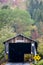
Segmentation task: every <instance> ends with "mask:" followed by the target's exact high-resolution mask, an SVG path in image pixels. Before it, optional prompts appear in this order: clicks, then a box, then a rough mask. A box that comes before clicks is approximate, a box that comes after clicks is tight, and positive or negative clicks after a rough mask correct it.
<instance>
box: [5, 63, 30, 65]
mask: <svg viewBox="0 0 43 65" xmlns="http://www.w3.org/2000/svg"><path fill="white" fill-rule="evenodd" d="M5 65H30V64H29V63H7V64H5Z"/></svg>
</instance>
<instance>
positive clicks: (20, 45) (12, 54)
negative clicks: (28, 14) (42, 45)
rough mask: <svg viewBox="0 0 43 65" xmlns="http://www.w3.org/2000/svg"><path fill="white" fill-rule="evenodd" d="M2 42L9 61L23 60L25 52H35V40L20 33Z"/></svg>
mask: <svg viewBox="0 0 43 65" xmlns="http://www.w3.org/2000/svg"><path fill="white" fill-rule="evenodd" d="M4 44H5V54H8V61H9V62H25V59H24V58H25V55H26V54H35V53H36V52H37V42H36V41H34V40H32V39H30V38H27V37H25V36H23V35H21V34H20V35H17V36H15V37H13V38H11V39H9V40H6V41H5V42H4Z"/></svg>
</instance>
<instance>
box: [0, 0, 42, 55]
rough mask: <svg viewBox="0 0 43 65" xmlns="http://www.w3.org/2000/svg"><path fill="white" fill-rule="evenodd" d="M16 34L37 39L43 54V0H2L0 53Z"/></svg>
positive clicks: (0, 1) (0, 7)
mask: <svg viewBox="0 0 43 65" xmlns="http://www.w3.org/2000/svg"><path fill="white" fill-rule="evenodd" d="M16 34H23V35H25V36H27V37H30V38H32V39H34V40H37V41H38V42H39V43H40V44H39V45H38V52H39V53H40V54H42V55H43V50H42V49H43V44H42V43H43V0H0V53H1V51H2V50H3V49H4V45H3V42H4V41H5V40H7V39H9V38H11V37H13V36H15V35H16ZM39 49H40V50H39Z"/></svg>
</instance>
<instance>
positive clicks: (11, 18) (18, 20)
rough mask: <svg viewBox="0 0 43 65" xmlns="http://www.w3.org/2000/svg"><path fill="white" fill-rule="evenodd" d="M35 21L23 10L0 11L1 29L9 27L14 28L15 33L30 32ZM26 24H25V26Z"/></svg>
mask: <svg viewBox="0 0 43 65" xmlns="http://www.w3.org/2000/svg"><path fill="white" fill-rule="evenodd" d="M34 22H35V21H34V20H32V19H31V16H30V14H29V13H28V12H27V11H25V10H21V9H18V8H16V9H14V10H12V9H1V10H0V25H1V24H2V25H1V26H0V27H2V28H3V26H5V25H9V26H11V27H13V28H14V32H16V33H23V32H25V31H28V32H30V30H31V26H32V24H34ZM24 23H25V24H24Z"/></svg>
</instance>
